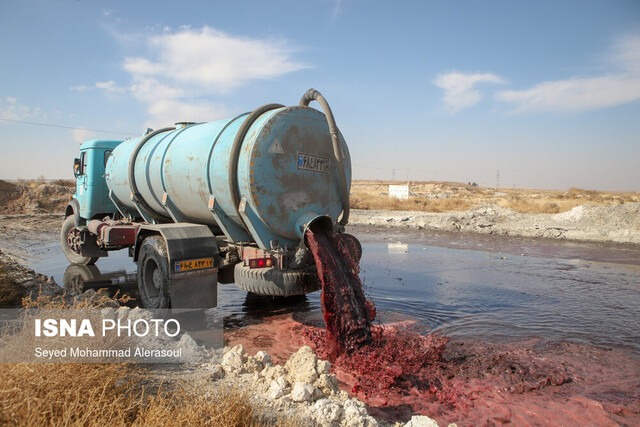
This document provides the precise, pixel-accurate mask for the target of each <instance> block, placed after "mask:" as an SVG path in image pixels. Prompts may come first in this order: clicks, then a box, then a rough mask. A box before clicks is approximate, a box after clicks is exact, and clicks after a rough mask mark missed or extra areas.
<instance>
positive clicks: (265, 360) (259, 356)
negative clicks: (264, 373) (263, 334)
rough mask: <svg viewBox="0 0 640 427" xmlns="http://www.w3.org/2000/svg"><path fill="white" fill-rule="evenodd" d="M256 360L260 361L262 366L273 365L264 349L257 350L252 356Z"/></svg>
mask: <svg viewBox="0 0 640 427" xmlns="http://www.w3.org/2000/svg"><path fill="white" fill-rule="evenodd" d="M254 357H255V358H256V360H257V361H258V362H260V363H261V364H262V365H263V366H265V367H266V366H273V361H272V360H271V356H269V353H267V352H266V351H259V352H257V353H256V355H255V356H254Z"/></svg>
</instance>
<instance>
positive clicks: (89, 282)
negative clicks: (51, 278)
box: [62, 264, 138, 306]
mask: <svg viewBox="0 0 640 427" xmlns="http://www.w3.org/2000/svg"><path fill="white" fill-rule="evenodd" d="M62 283H63V287H64V289H65V290H66V291H68V292H69V293H71V294H72V295H80V294H81V293H83V292H84V291H86V290H89V289H93V290H96V291H97V290H98V289H106V290H107V292H108V294H109V297H114V296H116V295H118V296H128V297H129V298H131V299H132V300H131V301H130V302H129V303H128V304H127V305H130V306H136V305H137V304H138V303H137V298H138V282H137V276H136V274H135V273H127V272H126V270H124V269H123V270H119V271H112V272H108V273H101V272H100V269H99V268H98V267H97V266H96V265H81V264H69V266H68V267H67V269H66V270H65V271H64V275H63V277H62Z"/></svg>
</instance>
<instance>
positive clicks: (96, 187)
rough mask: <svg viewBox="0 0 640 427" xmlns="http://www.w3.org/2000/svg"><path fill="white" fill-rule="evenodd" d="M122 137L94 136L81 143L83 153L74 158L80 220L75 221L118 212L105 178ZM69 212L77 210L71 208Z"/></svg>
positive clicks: (80, 222) (76, 198)
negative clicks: (109, 161) (108, 162)
mask: <svg viewBox="0 0 640 427" xmlns="http://www.w3.org/2000/svg"><path fill="white" fill-rule="evenodd" d="M121 142H122V140H103V139H93V140H90V141H86V142H84V143H83V144H82V145H81V146H80V157H78V158H77V159H75V160H74V168H73V174H74V175H75V177H76V194H75V196H74V198H75V200H76V201H77V205H76V207H77V208H79V209H78V212H77V215H78V217H79V221H78V223H77V224H76V225H83V222H85V221H86V220H88V219H92V218H95V217H98V216H107V215H113V214H114V213H116V212H118V210H117V209H116V207H115V205H114V204H113V202H112V201H111V199H110V198H109V189H108V188H107V183H106V181H105V179H104V174H105V166H106V165H107V160H108V159H109V156H111V153H112V152H113V149H114V148H116V147H117V146H118V145H119V144H120V143H121ZM70 209H72V208H67V216H68V215H71V214H75V212H69V210H70Z"/></svg>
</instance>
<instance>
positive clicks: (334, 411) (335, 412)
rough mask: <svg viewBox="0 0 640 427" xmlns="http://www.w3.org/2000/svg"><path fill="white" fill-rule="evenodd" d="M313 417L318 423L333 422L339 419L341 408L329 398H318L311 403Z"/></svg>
mask: <svg viewBox="0 0 640 427" xmlns="http://www.w3.org/2000/svg"><path fill="white" fill-rule="evenodd" d="M313 408H314V412H315V417H316V419H317V420H318V422H319V423H321V424H324V423H333V422H338V421H340V417H341V416H342V408H341V407H340V405H338V404H337V403H335V402H333V401H331V400H329V399H320V400H318V401H317V402H316V403H315V405H313Z"/></svg>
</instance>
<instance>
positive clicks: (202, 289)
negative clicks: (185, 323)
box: [135, 223, 220, 309]
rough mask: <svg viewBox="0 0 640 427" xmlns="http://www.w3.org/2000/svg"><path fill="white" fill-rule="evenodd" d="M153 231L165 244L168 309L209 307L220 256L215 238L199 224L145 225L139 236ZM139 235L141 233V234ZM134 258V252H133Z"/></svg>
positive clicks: (215, 292)
mask: <svg viewBox="0 0 640 427" xmlns="http://www.w3.org/2000/svg"><path fill="white" fill-rule="evenodd" d="M149 232H153V233H154V234H160V235H161V236H162V237H163V238H164V241H165V243H166V245H167V255H168V257H169V259H168V261H169V276H170V279H171V285H170V295H171V308H174V309H175V308H211V307H216V306H217V304H218V267H219V265H220V256H219V254H218V245H217V242H216V237H215V236H214V234H213V233H212V232H211V230H210V229H209V227H207V226H206V225H201V224H189V223H179V224H147V225H144V226H142V227H141V230H140V232H139V233H138V236H139V239H140V238H144V235H145V234H148V233H149ZM141 235H142V236H141ZM135 258H136V261H137V253H136V255H135Z"/></svg>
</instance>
